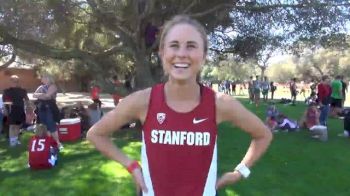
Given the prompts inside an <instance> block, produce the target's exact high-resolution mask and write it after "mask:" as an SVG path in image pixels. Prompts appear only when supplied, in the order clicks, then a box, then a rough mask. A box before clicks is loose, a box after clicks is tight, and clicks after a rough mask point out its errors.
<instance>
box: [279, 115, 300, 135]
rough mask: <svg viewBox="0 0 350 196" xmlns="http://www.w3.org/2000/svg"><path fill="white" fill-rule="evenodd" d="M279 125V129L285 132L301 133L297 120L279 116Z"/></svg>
mask: <svg viewBox="0 0 350 196" xmlns="http://www.w3.org/2000/svg"><path fill="white" fill-rule="evenodd" d="M277 124H278V128H279V129H281V130H282V131H283V132H294V131H299V125H298V122H297V121H295V120H291V119H289V118H288V117H287V116H286V115H284V114H279V115H278V116H277Z"/></svg>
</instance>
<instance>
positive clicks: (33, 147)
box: [28, 124, 58, 169]
mask: <svg viewBox="0 0 350 196" xmlns="http://www.w3.org/2000/svg"><path fill="white" fill-rule="evenodd" d="M35 133H36V134H35V135H34V136H33V137H32V138H31V139H30V140H29V144H28V153H29V161H28V162H29V167H30V168H31V169H50V168H52V167H53V166H55V165H56V161H57V153H58V144H57V142H56V141H55V140H54V139H53V138H52V137H51V136H49V135H48V134H47V128H46V126H45V125H44V124H37V125H36V130H35Z"/></svg>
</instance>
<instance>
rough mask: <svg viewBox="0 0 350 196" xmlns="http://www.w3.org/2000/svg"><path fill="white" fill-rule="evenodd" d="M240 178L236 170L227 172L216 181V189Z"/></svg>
mask: <svg viewBox="0 0 350 196" xmlns="http://www.w3.org/2000/svg"><path fill="white" fill-rule="evenodd" d="M241 178H242V175H241V174H240V173H239V172H238V171H233V172H227V173H225V174H224V175H222V176H221V177H220V178H219V179H218V180H217V181H216V190H218V189H220V188H222V187H224V186H226V185H229V184H235V183H236V182H238V181H239V180H240V179H241Z"/></svg>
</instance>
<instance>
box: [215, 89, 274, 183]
mask: <svg viewBox="0 0 350 196" xmlns="http://www.w3.org/2000/svg"><path fill="white" fill-rule="evenodd" d="M216 106H217V121H218V123H220V122H223V121H228V122H231V123H232V124H234V125H236V126H238V127H239V128H241V129H242V130H243V131H245V132H247V133H248V134H250V136H251V138H252V140H251V143H250V146H249V148H248V150H247V152H246V154H245V156H244V157H243V159H242V161H241V163H243V164H244V165H246V166H247V167H248V168H249V167H251V166H253V165H254V163H255V162H256V161H257V160H258V159H259V158H260V157H261V156H262V155H263V154H264V152H265V151H266V149H267V148H268V146H269V144H270V142H271V140H272V133H271V131H270V130H269V129H268V128H267V127H266V126H265V125H264V123H263V122H262V121H261V120H260V119H259V118H258V117H257V116H256V115H254V114H253V113H251V112H250V111H248V110H247V109H246V108H245V107H243V106H242V104H241V103H240V102H238V101H237V100H235V99H234V98H232V97H230V96H227V95H220V96H219V97H218V98H217V101H216ZM240 177H241V174H240V173H239V172H237V171H234V172H228V173H226V174H224V176H223V177H222V178H221V179H219V181H218V184H217V187H218V188H219V187H221V186H224V185H226V184H230V183H234V182H236V181H237V180H238V179H239V178H240Z"/></svg>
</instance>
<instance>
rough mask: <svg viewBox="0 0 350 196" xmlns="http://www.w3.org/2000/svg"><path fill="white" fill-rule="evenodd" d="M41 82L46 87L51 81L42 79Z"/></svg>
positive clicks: (45, 78)
mask: <svg viewBox="0 0 350 196" xmlns="http://www.w3.org/2000/svg"><path fill="white" fill-rule="evenodd" d="M41 82H42V83H43V84H45V85H47V84H49V79H48V78H47V77H45V76H44V77H42V78H41Z"/></svg>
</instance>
